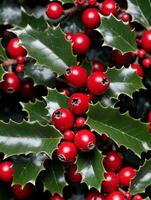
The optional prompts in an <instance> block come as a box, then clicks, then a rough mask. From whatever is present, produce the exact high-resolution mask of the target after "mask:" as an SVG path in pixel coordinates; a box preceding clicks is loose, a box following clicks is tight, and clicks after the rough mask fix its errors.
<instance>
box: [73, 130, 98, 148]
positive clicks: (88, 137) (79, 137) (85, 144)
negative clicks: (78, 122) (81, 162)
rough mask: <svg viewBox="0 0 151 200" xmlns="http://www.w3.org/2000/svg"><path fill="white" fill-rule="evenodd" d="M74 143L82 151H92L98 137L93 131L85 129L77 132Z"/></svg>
mask: <svg viewBox="0 0 151 200" xmlns="http://www.w3.org/2000/svg"><path fill="white" fill-rule="evenodd" d="M74 143H75V145H76V147H77V148H78V149H80V150H81V151H90V150H92V149H94V147H95V143H96V139H95V135H94V133H93V132H92V131H90V130H87V129H83V130H80V131H78V132H77V133H76V135H75V137H74Z"/></svg>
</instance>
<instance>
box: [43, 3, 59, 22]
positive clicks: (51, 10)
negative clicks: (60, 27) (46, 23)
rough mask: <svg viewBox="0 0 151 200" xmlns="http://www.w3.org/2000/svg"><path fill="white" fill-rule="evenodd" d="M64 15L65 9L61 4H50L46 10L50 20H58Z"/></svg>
mask: <svg viewBox="0 0 151 200" xmlns="http://www.w3.org/2000/svg"><path fill="white" fill-rule="evenodd" d="M62 14H63V8H62V5H61V3H59V2H55V1H54V2H50V3H49V4H48V5H47V8H46V15H47V16H48V17H49V18H50V19H58V18H59V17H61V15H62Z"/></svg>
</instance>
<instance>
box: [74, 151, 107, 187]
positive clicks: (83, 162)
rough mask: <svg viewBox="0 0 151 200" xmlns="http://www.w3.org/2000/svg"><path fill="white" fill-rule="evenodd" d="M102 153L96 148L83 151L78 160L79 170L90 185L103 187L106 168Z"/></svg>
mask: <svg viewBox="0 0 151 200" xmlns="http://www.w3.org/2000/svg"><path fill="white" fill-rule="evenodd" d="M102 158H103V157H102V154H101V153H100V152H99V150H97V149H94V150H93V151H91V152H90V153H81V154H79V156H78V160H77V167H78V169H77V171H78V172H80V173H81V174H82V177H83V181H84V182H85V183H86V184H87V185H88V186H89V187H95V188H97V189H98V190H100V188H101V181H102V179H103V173H104V168H103V164H102Z"/></svg>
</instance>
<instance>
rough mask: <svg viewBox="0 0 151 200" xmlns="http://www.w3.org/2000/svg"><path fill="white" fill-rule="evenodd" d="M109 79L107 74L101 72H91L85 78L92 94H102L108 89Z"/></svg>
mask: <svg viewBox="0 0 151 200" xmlns="http://www.w3.org/2000/svg"><path fill="white" fill-rule="evenodd" d="M109 85H110V81H109V79H108V76H107V75H106V74H105V73H103V72H93V73H92V74H91V75H90V76H89V77H88V80H87V86H88V89H89V90H90V92H91V93H92V94H94V95H100V94H103V93H104V92H105V91H106V90H108V88H109Z"/></svg>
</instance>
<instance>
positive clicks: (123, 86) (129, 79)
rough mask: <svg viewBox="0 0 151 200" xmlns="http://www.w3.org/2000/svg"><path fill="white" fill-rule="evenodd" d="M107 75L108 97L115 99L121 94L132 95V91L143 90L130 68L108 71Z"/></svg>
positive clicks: (140, 82) (140, 81)
mask: <svg viewBox="0 0 151 200" xmlns="http://www.w3.org/2000/svg"><path fill="white" fill-rule="evenodd" d="M107 74H108V76H109V79H110V88H109V90H108V91H107V92H106V94H108V95H109V96H110V97H115V98H117V97H118V96H119V95H120V94H121V93H126V94H128V95H130V96H131V95H132V94H133V92H134V91H136V90H138V89H140V88H143V87H144V86H143V84H142V80H141V79H140V78H139V77H138V76H137V75H136V72H135V70H133V69H132V68H131V67H129V68H124V67H123V68H121V69H119V70H118V69H116V68H113V69H109V70H108V71H107Z"/></svg>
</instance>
